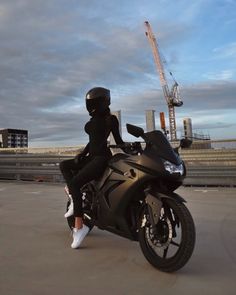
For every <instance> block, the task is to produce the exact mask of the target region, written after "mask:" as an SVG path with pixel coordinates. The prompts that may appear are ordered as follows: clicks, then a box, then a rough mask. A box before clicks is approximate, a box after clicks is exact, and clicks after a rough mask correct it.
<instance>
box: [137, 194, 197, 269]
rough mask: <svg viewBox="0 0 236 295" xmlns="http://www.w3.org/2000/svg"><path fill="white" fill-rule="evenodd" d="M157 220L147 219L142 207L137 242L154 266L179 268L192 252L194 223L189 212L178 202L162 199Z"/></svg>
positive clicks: (145, 209)
mask: <svg viewBox="0 0 236 295" xmlns="http://www.w3.org/2000/svg"><path fill="white" fill-rule="evenodd" d="M162 201H163V206H162V208H161V214H160V218H159V221H158V223H157V224H156V225H155V226H152V225H151V223H150V222H149V219H150V218H149V214H148V210H147V207H145V208H144V209H143V212H142V216H141V220H140V224H141V226H140V229H139V242H140V246H141V249H142V252H143V254H144V256H145V257H146V259H147V260H148V261H149V263H151V264H152V265H153V266H154V267H156V268H158V269H160V270H162V271H166V272H173V271H176V270H178V269H180V268H182V267H183V266H184V265H185V264H186V263H187V261H188V260H189V258H190V257H191V255H192V252H193V249H194V245H195V226H194V222H193V219H192V216H191V214H190V213H189V211H188V209H187V208H186V207H185V205H184V204H182V203H176V202H175V201H173V200H170V199H164V200H162Z"/></svg>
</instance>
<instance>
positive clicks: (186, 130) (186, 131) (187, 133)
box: [183, 118, 193, 139]
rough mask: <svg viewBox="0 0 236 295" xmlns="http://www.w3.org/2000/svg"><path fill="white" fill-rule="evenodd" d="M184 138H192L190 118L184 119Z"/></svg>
mask: <svg viewBox="0 0 236 295" xmlns="http://www.w3.org/2000/svg"><path fill="white" fill-rule="evenodd" d="M183 123H184V137H185V138H189V139H192V138H193V129H192V120H191V119H190V118H184V120H183Z"/></svg>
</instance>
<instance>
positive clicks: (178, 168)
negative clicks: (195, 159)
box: [164, 161, 184, 175]
mask: <svg viewBox="0 0 236 295" xmlns="http://www.w3.org/2000/svg"><path fill="white" fill-rule="evenodd" d="M164 167H165V169H166V171H168V172H170V174H173V173H180V174H181V175H183V174H184V165H183V164H180V165H175V164H173V163H171V162H169V161H165V162H164Z"/></svg>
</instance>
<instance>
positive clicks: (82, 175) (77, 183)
mask: <svg viewBox="0 0 236 295" xmlns="http://www.w3.org/2000/svg"><path fill="white" fill-rule="evenodd" d="M106 166H107V160H106V158H104V157H96V158H94V159H92V160H90V161H89V162H88V163H87V165H85V166H84V167H83V168H82V169H81V170H80V171H79V172H78V173H77V174H76V175H75V176H74V177H73V178H72V180H71V182H70V184H69V188H70V192H71V194H72V198H73V203H74V216H75V228H77V229H80V228H82V226H83V220H82V217H83V208H82V193H81V191H80V190H81V188H82V186H83V185H85V184H86V183H88V182H89V181H91V180H93V179H96V178H98V177H100V176H101V175H102V173H103V172H104V170H105V168H106Z"/></svg>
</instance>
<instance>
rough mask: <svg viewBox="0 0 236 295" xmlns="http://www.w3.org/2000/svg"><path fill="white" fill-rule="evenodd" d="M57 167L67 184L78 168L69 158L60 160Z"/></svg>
mask: <svg viewBox="0 0 236 295" xmlns="http://www.w3.org/2000/svg"><path fill="white" fill-rule="evenodd" d="M59 167H60V170H61V173H62V175H63V177H64V179H65V181H66V183H67V185H68V184H69V183H70V181H71V179H72V178H73V176H74V173H75V172H76V171H77V170H78V165H76V164H75V161H74V159H70V160H65V161H62V162H61V163H60V166H59Z"/></svg>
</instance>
